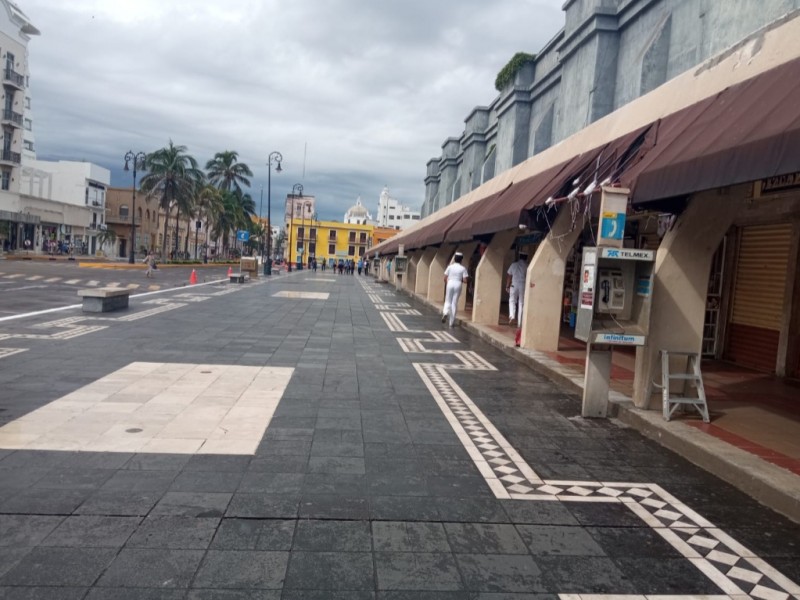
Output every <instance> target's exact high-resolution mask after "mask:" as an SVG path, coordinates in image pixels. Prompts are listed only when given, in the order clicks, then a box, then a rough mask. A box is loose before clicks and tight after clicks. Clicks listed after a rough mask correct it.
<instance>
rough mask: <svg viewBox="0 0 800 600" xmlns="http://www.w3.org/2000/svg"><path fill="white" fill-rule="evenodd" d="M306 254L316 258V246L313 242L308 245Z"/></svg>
mask: <svg viewBox="0 0 800 600" xmlns="http://www.w3.org/2000/svg"><path fill="white" fill-rule="evenodd" d="M308 254H309V256H316V254H317V245H316V244H315V243H314V242H309V243H308Z"/></svg>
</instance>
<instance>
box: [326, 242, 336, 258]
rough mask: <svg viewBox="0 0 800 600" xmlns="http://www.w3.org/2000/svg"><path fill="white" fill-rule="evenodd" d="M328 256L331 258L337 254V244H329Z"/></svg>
mask: <svg viewBox="0 0 800 600" xmlns="http://www.w3.org/2000/svg"><path fill="white" fill-rule="evenodd" d="M328 254H330V255H331V256H333V255H334V254H336V244H328Z"/></svg>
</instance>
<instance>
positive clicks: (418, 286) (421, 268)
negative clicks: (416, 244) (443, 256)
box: [414, 248, 436, 298]
mask: <svg viewBox="0 0 800 600" xmlns="http://www.w3.org/2000/svg"><path fill="white" fill-rule="evenodd" d="M435 254H436V248H425V250H424V251H423V252H422V256H421V257H420V259H419V262H418V263H417V279H416V281H415V282H414V293H415V294H416V295H417V296H419V297H421V298H427V297H428V277H429V276H430V272H431V262H433V257H434V255H435Z"/></svg>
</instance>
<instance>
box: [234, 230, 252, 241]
mask: <svg viewBox="0 0 800 600" xmlns="http://www.w3.org/2000/svg"><path fill="white" fill-rule="evenodd" d="M236 239H237V240H239V241H240V242H248V241H250V232H249V231H242V230H239V231H237V232H236Z"/></svg>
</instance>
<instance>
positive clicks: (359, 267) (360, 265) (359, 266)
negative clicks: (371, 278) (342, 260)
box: [358, 258, 364, 275]
mask: <svg viewBox="0 0 800 600" xmlns="http://www.w3.org/2000/svg"><path fill="white" fill-rule="evenodd" d="M363 270H364V259H362V258H359V259H358V274H359V275H361V272H362V271H363Z"/></svg>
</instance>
